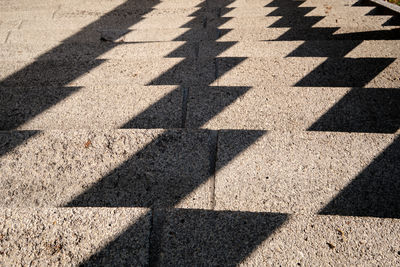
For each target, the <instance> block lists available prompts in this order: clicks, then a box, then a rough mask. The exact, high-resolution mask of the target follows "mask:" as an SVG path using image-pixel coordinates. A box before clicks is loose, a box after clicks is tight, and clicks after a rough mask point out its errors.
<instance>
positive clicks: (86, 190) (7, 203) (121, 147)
mask: <svg viewBox="0 0 400 267" xmlns="http://www.w3.org/2000/svg"><path fill="white" fill-rule="evenodd" d="M209 135H210V133H209V132H208V131H180V130H168V131H165V130H108V131H107V130H104V131H85V130H71V131H45V132H29V131H28V132H2V133H1V134H0V140H1V141H0V147H1V154H3V156H2V158H1V160H0V162H1V163H0V173H1V175H0V177H1V191H0V192H1V193H0V194H1V198H0V199H1V203H0V206H3V207H26V206H35V207H49V206H50V207H54V206H65V205H67V206H84V207H88V206H95V207H150V206H155V207H173V206H175V205H176V206H178V207H190V208H209V207H210V197H211V192H210V189H211V187H210V186H211V185H210V182H209V175H210V174H209V171H210V153H211V152H210V146H209V138H210V136H209ZM29 137H30V138H29ZM16 144H20V145H19V146H18V147H17V148H15V149H12V150H11V151H9V148H13V147H15V145H16Z"/></svg>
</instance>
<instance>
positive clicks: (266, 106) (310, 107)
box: [186, 86, 400, 133]
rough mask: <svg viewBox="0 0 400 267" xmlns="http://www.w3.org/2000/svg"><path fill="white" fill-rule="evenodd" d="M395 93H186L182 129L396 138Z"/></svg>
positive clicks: (399, 111)
mask: <svg viewBox="0 0 400 267" xmlns="http://www.w3.org/2000/svg"><path fill="white" fill-rule="evenodd" d="M399 103H400V91H399V90H398V89H397V88H391V89H384V88H333V87H234V86H226V87H223V86H220V87H218V86H210V87H201V88H190V90H189V97H188V108H187V119H186V127H188V128H207V129H216V130H217V129H254V130H256V129H260V130H261V129H262V130H308V129H313V130H319V131H321V130H325V131H337V132H378V133H395V132H396V131H397V130H398V129H399V128H400V105H399Z"/></svg>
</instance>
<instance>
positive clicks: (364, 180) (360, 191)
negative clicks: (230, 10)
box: [269, 0, 400, 218]
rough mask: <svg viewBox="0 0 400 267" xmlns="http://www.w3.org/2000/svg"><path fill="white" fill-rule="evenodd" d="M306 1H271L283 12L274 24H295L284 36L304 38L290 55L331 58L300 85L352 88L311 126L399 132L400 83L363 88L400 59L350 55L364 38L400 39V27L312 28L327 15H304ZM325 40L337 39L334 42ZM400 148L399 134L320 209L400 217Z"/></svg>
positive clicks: (300, 82) (331, 212)
mask: <svg viewBox="0 0 400 267" xmlns="http://www.w3.org/2000/svg"><path fill="white" fill-rule="evenodd" d="M303 2H304V1H285V0H275V1H273V2H272V3H271V4H270V5H269V6H275V7H278V9H276V10H275V12H273V13H274V14H275V15H281V16H283V18H282V19H281V20H280V21H278V22H277V23H275V24H274V25H272V27H290V29H289V30H288V31H287V32H286V33H285V34H283V35H282V36H281V37H280V38H279V40H303V41H305V42H304V43H303V44H302V45H300V47H298V48H297V49H296V50H295V51H292V52H291V53H290V54H289V55H288V57H327V60H326V61H325V62H323V63H322V64H321V65H319V66H318V67H317V68H316V69H314V70H313V71H312V72H311V73H309V74H308V75H307V76H305V77H304V78H303V79H301V80H300V81H299V82H297V83H296V84H295V86H299V87H306V86H308V87H352V89H351V90H350V91H349V92H348V93H347V94H346V95H345V96H344V97H343V98H342V99H341V100H339V101H338V102H337V103H336V104H335V105H334V106H333V107H331V108H330V109H329V110H328V111H327V112H326V113H325V114H324V115H323V116H322V117H320V118H319V119H318V120H317V121H316V122H315V123H313V124H312V126H310V127H309V129H308V130H309V131H337V132H366V133H395V132H396V131H397V130H398V129H399V126H400V91H399V88H363V87H364V86H366V85H367V84H368V83H369V82H370V81H372V80H373V79H374V78H375V77H376V76H377V75H378V74H379V73H380V72H382V71H383V70H384V69H385V68H387V67H388V66H389V65H390V64H391V63H393V62H394V61H395V59H396V58H345V56H346V54H347V53H349V52H350V51H352V50H353V49H354V48H356V47H357V46H358V45H360V44H361V43H362V42H363V41H364V40H399V39H400V34H399V29H393V30H382V31H370V32H358V33H344V34H334V32H335V31H336V30H337V29H338V28H312V26H313V25H314V23H315V22H317V21H320V20H322V19H323V16H320V17H309V16H305V15H306V14H307V13H308V12H310V11H311V10H312V9H313V8H311V7H299V6H300V5H301V4H302V3H303ZM287 7H291V8H290V9H288V8H287ZM287 10H290V11H287ZM379 14H382V12H381V11H379V10H378V11H376V12H370V14H369V15H379ZM270 15H271V14H270ZM397 20H398V17H394V19H393V18H392V19H390V21H391V22H392V23H393V22H394V21H397ZM325 40H333V41H335V42H334V44H332V42H330V43H329V42H324V41H325ZM323 44H325V45H323ZM326 44H328V45H327V46H326ZM399 148H400V147H399V138H397V139H395V141H394V142H393V143H392V144H391V145H390V146H389V147H388V148H387V149H386V150H385V151H384V152H382V154H381V155H380V156H378V157H377V158H376V159H375V160H374V161H373V162H372V163H371V164H370V165H369V166H368V167H367V168H365V169H364V170H363V171H362V172H361V173H360V174H359V175H358V176H357V177H355V178H354V180H353V181H352V182H351V183H350V184H349V185H348V186H347V187H346V188H344V189H343V190H342V191H341V192H340V193H339V194H338V195H337V196H336V197H335V198H334V199H333V200H332V201H331V202H330V203H329V204H328V205H327V206H326V207H324V208H323V209H321V211H320V212H319V213H320V214H325V215H329V214H330V215H346V216H372V217H388V218H400V208H399V207H400V198H399V194H400V179H399V177H400V164H399V163H400V161H399V159H400V150H399Z"/></svg>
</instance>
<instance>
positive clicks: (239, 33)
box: [7, 25, 400, 44]
mask: <svg viewBox="0 0 400 267" xmlns="http://www.w3.org/2000/svg"><path fill="white" fill-rule="evenodd" d="M10 32H11V33H10V36H9V37H8V39H7V42H8V43H13V44H15V43H29V44H41V43H60V42H69V43H70V42H85V43H87V42H94V43H101V42H104V41H108V42H116V43H120V42H162V41H164V42H165V41H192V42H195V41H204V40H218V41H222V42H227V41H273V40H276V41H312V40H398V39H399V35H398V33H399V32H400V28H399V27H397V26H390V27H388V29H385V30H382V27H381V26H379V25H377V26H376V27H372V26H371V27H368V26H363V27H342V28H340V27H336V28H334V27H331V28H313V29H312V30H310V29H307V28H295V29H293V28H289V27H283V28H265V27H254V28H235V29H217V28H215V27H207V28H206V29H204V28H202V27H194V28H172V29H171V28H165V29H118V28H117V29H107V30H103V29H101V28H100V29H87V30H84V31H81V30H80V29H66V30H61V29H56V30H51V31H50V30H45V29H43V30H40V29H32V30H11V31H10Z"/></svg>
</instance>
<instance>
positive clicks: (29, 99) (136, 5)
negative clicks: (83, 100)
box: [0, 0, 160, 155]
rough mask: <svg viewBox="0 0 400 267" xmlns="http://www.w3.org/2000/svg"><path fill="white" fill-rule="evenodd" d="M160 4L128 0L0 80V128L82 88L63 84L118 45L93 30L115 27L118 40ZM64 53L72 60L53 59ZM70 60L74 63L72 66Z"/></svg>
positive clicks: (153, 0) (21, 120)
mask: <svg viewBox="0 0 400 267" xmlns="http://www.w3.org/2000/svg"><path fill="white" fill-rule="evenodd" d="M159 3H160V1H159V0H151V1H141V2H140V1H139V2H138V1H136V0H127V1H126V2H124V3H123V4H121V5H119V6H117V7H116V8H114V9H113V10H111V11H110V12H108V13H106V14H104V15H103V16H101V17H100V18H99V19H98V20H96V21H94V22H93V23H91V24H89V25H87V26H86V27H84V28H82V29H81V30H80V31H79V32H78V33H76V34H74V35H72V36H70V37H68V38H67V39H65V40H63V41H62V43H61V44H60V45H58V46H56V47H55V48H53V49H51V50H49V51H48V52H46V53H44V54H42V55H40V56H39V57H38V58H36V60H35V61H34V62H33V63H31V64H29V65H27V66H26V67H24V68H22V69H21V70H19V71H17V72H15V73H13V74H12V75H10V76H8V77H7V78H5V79H3V80H2V81H0V92H1V94H0V111H1V112H0V114H1V115H0V130H13V129H16V128H17V127H18V126H20V125H22V124H23V123H25V122H27V121H28V120H30V119H32V118H33V117H35V116H37V115H38V114H40V113H41V112H43V111H44V110H46V109H48V108H50V107H51V106H53V105H55V104H57V103H58V102H60V101H61V100H63V99H65V98H66V97H68V96H69V95H71V94H72V93H74V92H76V91H78V90H79V89H80V88H81V87H71V86H66V85H67V84H68V83H70V82H71V81H73V80H75V79H77V78H78V77H80V76H81V75H83V74H85V73H87V72H89V71H90V70H92V69H94V68H96V67H98V66H99V65H100V64H102V63H103V62H104V60H102V59H97V57H99V56H100V55H102V54H104V53H106V52H107V51H109V50H111V49H113V48H114V47H116V46H117V45H119V44H120V43H116V42H103V41H101V40H100V35H99V34H97V35H96V34H93V33H96V32H98V30H101V29H104V28H106V29H118V30H117V31H115V32H114V33H113V37H114V38H115V39H118V38H119V37H121V36H123V35H124V34H126V33H127V32H128V31H129V30H128V28H129V27H131V26H132V25H134V24H136V23H138V22H140V21H141V20H142V19H143V18H144V17H143V16H144V15H146V14H147V13H149V12H151V11H152V10H153V7H154V6H155V5H157V4H159ZM94 38H95V39H94ZM82 40H86V41H89V42H90V45H82V42H81V41H82ZM66 55H68V58H69V59H72V60H70V61H63V60H54V59H55V58H58V57H65V56H66ZM71 62H75V63H76V64H74V65H73V67H71ZM16 145H18V144H16ZM9 149H12V147H10V148H9ZM2 152H3V153H6V152H7V151H2ZM1 155H3V154H1Z"/></svg>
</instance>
